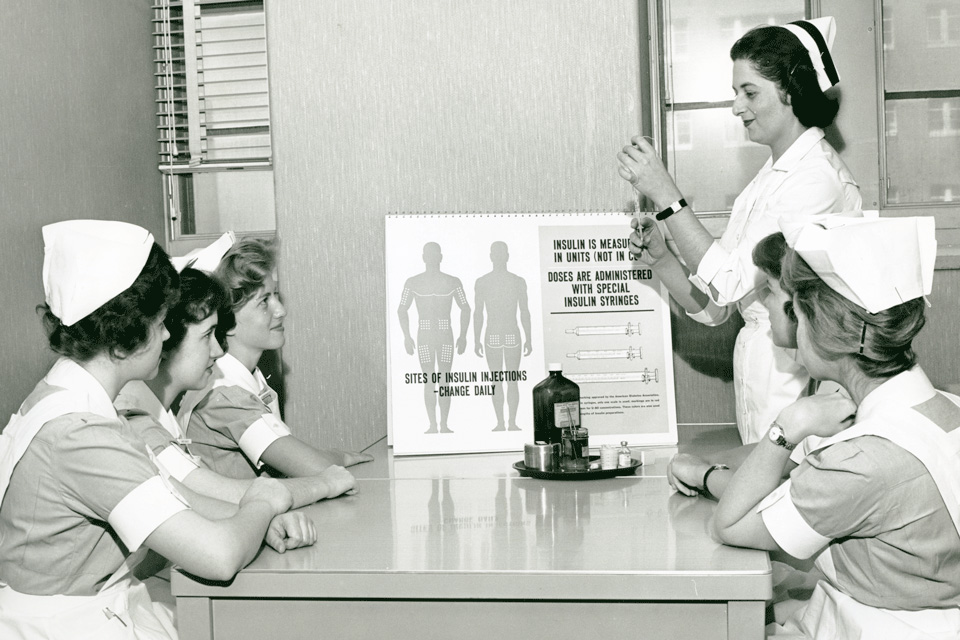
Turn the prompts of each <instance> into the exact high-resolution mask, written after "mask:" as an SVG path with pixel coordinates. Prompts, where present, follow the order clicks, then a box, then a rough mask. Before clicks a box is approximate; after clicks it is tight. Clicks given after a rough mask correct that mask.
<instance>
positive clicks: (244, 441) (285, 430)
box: [237, 413, 290, 469]
mask: <svg viewBox="0 0 960 640" xmlns="http://www.w3.org/2000/svg"><path fill="white" fill-rule="evenodd" d="M288 435H290V428H289V427H287V425H285V424H284V423H283V421H282V420H280V419H279V418H277V417H276V416H275V415H273V414H272V413H265V414H263V415H262V416H260V419H259V420H257V421H256V422H254V423H253V424H251V425H250V426H249V427H247V429H246V431H244V432H243V435H242V436H240V442H238V443H237V444H239V445H240V449H241V451H243V454H244V455H245V456H247V458H248V459H249V460H250V461H251V462H253V463H254V464H255V465H256V466H257V468H258V469H259V468H260V467H261V466H262V465H263V463H262V462H261V461H260V456H262V455H263V452H264V451H266V450H267V447H269V446H270V445H271V444H273V443H274V442H276V441H277V440H279V439H280V438H282V437H284V436H288Z"/></svg>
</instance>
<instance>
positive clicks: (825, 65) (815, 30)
mask: <svg viewBox="0 0 960 640" xmlns="http://www.w3.org/2000/svg"><path fill="white" fill-rule="evenodd" d="M835 24H836V22H835V21H834V19H833V18H830V17H827V18H816V19H814V20H797V21H795V22H791V23H789V24H786V25H784V28H785V29H787V30H788V31H790V32H791V33H792V34H794V35H795V36H797V39H798V40H800V43H801V44H802V45H803V47H804V48H805V49H806V50H807V55H808V56H809V58H810V62H811V63H812V64H813V67H814V69H815V70H816V72H817V80H818V82H819V84H820V89H821V90H822V91H826V90H827V89H829V88H830V87H832V86H834V85H836V84H837V83H839V82H840V74H838V73H837V67H836V66H835V65H834V63H833V56H832V55H831V54H830V45H831V44H833V37H834V32H835ZM821 28H822V29H824V30H826V38H825V37H824V35H825V34H824V32H823V31H821Z"/></svg>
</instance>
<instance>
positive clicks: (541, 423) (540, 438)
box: [533, 362, 580, 444]
mask: <svg viewBox="0 0 960 640" xmlns="http://www.w3.org/2000/svg"><path fill="white" fill-rule="evenodd" d="M547 369H548V370H549V371H550V375H549V376H547V377H546V378H545V379H544V380H541V381H540V382H538V383H537V385H536V386H535V387H534V388H533V440H534V442H543V443H547V444H550V443H554V442H560V441H561V437H560V431H561V429H565V428H568V427H579V426H580V385H578V384H577V383H576V382H574V381H573V380H570V379H569V378H564V377H563V374H562V373H561V366H560V364H558V363H555V362H551V363H550V364H548V365H547Z"/></svg>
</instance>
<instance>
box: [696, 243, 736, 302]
mask: <svg viewBox="0 0 960 640" xmlns="http://www.w3.org/2000/svg"><path fill="white" fill-rule="evenodd" d="M729 259H730V254H729V253H728V252H726V251H724V250H723V249H721V248H720V244H719V243H718V242H717V241H716V240H714V241H713V244H711V245H710V246H709V247H708V248H707V252H706V253H704V254H703V258H701V260H700V264H699V265H698V266H697V272H696V274H690V280H691V282H693V283H694V284H695V285H697V286H698V287H699V288H700V289H701V290H702V291H709V289H710V283H711V282H713V279H714V278H716V277H717V274H718V273H719V272H720V269H722V268H723V266H724V264H726V262H727V260H729Z"/></svg>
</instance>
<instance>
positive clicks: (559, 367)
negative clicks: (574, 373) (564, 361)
mask: <svg viewBox="0 0 960 640" xmlns="http://www.w3.org/2000/svg"><path fill="white" fill-rule="evenodd" d="M547 371H563V365H561V364H560V363H559V362H551V363H549V364H548V365H547Z"/></svg>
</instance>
